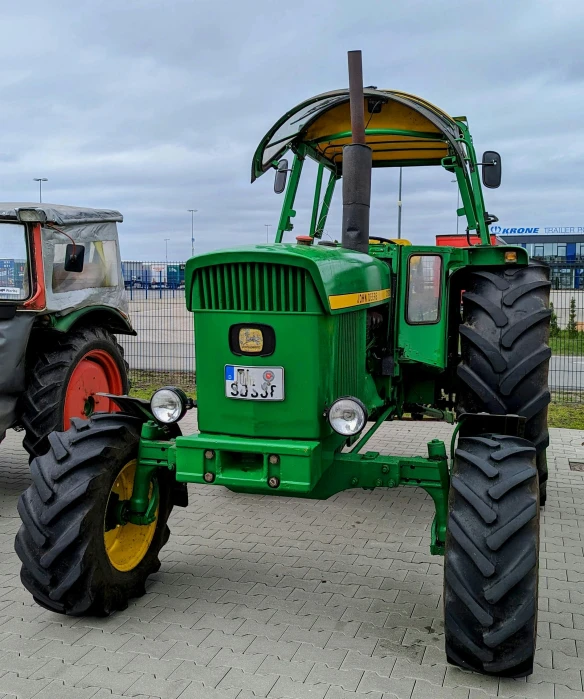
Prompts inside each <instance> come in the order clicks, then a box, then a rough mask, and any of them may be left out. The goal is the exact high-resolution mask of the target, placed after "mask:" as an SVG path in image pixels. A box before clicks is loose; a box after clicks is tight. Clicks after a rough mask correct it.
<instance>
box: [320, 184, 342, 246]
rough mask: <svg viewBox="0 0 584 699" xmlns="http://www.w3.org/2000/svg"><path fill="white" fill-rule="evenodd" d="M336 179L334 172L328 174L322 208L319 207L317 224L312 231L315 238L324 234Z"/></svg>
mask: <svg viewBox="0 0 584 699" xmlns="http://www.w3.org/2000/svg"><path fill="white" fill-rule="evenodd" d="M338 179H339V178H338V175H336V174H335V173H334V172H331V173H330V174H329V180H328V183H327V186H326V189H325V191H324V197H323V199H322V206H321V207H320V216H319V217H318V223H317V224H316V230H315V231H314V237H315V238H322V234H323V233H324V227H325V226H326V219H327V217H328V213H329V210H330V208H331V201H332V198H333V194H334V191H335V185H336V183H337V180H338Z"/></svg>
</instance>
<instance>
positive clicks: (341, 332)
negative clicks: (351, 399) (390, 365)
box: [335, 311, 365, 396]
mask: <svg viewBox="0 0 584 699" xmlns="http://www.w3.org/2000/svg"><path fill="white" fill-rule="evenodd" d="M338 320H339V329H338V339H337V358H336V376H335V386H336V391H337V395H338V396H359V395H360V385H361V383H360V382H361V380H362V377H363V374H364V373H365V366H360V365H359V357H360V356H361V353H360V352H359V347H361V346H363V347H364V346H365V311H353V312H352V313H343V314H342V315H339V316H338ZM359 343H363V344H362V345H361V344H359Z"/></svg>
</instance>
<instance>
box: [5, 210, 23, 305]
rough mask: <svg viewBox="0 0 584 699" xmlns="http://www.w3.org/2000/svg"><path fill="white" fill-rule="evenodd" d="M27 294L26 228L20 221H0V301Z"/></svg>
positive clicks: (17, 300) (20, 299)
mask: <svg viewBox="0 0 584 699" xmlns="http://www.w3.org/2000/svg"><path fill="white" fill-rule="evenodd" d="M29 296H30V283H29V274H28V247H27V244H26V229H25V227H24V226H23V225H21V224H20V223H0V302H2V301H12V302H19V301H24V300H25V299H27V298H28V297H29Z"/></svg>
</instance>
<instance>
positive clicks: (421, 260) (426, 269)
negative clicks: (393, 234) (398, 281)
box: [406, 255, 442, 325]
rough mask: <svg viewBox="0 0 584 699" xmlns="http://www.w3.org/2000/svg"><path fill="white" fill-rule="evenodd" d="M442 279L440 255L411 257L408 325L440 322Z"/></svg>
mask: <svg viewBox="0 0 584 699" xmlns="http://www.w3.org/2000/svg"><path fill="white" fill-rule="evenodd" d="M441 279H442V258H441V257H440V255H410V258H409V260H408V299H407V310H406V313H407V321H408V323H410V324H412V325H422V324H423V325H427V324H431V323H437V322H438V321H439V319H440V289H441Z"/></svg>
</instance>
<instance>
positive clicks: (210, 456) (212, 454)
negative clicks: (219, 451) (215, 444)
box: [205, 449, 215, 459]
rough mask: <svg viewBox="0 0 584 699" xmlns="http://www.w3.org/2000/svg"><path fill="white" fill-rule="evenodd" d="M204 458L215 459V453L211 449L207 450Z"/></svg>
mask: <svg viewBox="0 0 584 699" xmlns="http://www.w3.org/2000/svg"><path fill="white" fill-rule="evenodd" d="M205 458H206V459H213V458H215V452H214V451H213V450H212V449H207V451H206V452H205Z"/></svg>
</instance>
